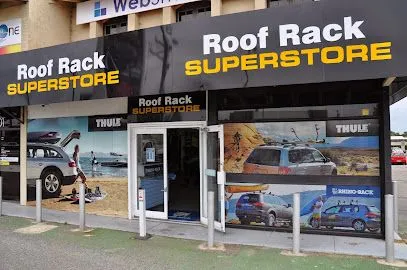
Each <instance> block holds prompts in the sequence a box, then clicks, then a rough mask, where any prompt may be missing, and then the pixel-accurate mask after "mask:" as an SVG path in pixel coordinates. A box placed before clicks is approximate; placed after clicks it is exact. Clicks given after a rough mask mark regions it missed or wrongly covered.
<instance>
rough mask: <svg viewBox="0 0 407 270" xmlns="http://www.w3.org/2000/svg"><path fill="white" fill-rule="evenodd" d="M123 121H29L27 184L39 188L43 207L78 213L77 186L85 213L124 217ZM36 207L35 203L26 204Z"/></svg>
mask: <svg viewBox="0 0 407 270" xmlns="http://www.w3.org/2000/svg"><path fill="white" fill-rule="evenodd" d="M124 117H125V116H124V115H108V116H91V117H87V116H86V117H66V118H49V119H32V120H30V121H29V124H28V134H27V179H28V185H29V190H33V188H32V187H34V186H35V179H42V182H43V197H44V200H43V206H44V207H46V208H52V209H57V210H66V211H78V193H79V182H81V181H84V182H85V184H86V186H87V191H86V202H87V203H88V205H87V212H89V213H94V214H101V215H115V216H124V217H125V216H127V193H128V192H127V131H126V129H127V128H126V123H125V122H124V121H123V118H124ZM30 203H32V204H35V202H30Z"/></svg>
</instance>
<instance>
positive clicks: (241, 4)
mask: <svg viewBox="0 0 407 270" xmlns="http://www.w3.org/2000/svg"><path fill="white" fill-rule="evenodd" d="M254 3H255V0H245V1H242V0H223V1H222V15H226V14H231V13H238V12H245V11H250V10H254V9H255V8H254Z"/></svg>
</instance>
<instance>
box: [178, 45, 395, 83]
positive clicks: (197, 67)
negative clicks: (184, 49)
mask: <svg viewBox="0 0 407 270" xmlns="http://www.w3.org/2000/svg"><path fill="white" fill-rule="evenodd" d="M391 46H392V44H391V42H381V43H372V44H367V45H366V44H356V45H347V46H344V47H342V46H331V47H324V48H310V49H302V50H288V51H282V52H263V53H258V54H245V55H230V56H225V57H218V58H216V59H214V61H213V60H212V59H202V60H200V59H194V60H190V61H187V62H186V63H185V75H187V76H197V75H201V74H217V73H226V72H229V71H231V70H236V69H238V70H243V71H248V70H262V69H266V68H273V69H276V68H290V67H298V66H300V65H307V66H313V65H315V63H316V62H317V63H322V64H326V65H328V64H340V63H352V62H355V61H362V62H372V61H384V60H390V59H392V54H391Z"/></svg>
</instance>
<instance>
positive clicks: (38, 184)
mask: <svg viewBox="0 0 407 270" xmlns="http://www.w3.org/2000/svg"><path fill="white" fill-rule="evenodd" d="M35 194H36V195H35V208H36V215H35V216H36V218H35V220H36V221H37V222H38V223H39V222H41V221H42V209H41V201H42V180H41V179H37V180H36V181H35Z"/></svg>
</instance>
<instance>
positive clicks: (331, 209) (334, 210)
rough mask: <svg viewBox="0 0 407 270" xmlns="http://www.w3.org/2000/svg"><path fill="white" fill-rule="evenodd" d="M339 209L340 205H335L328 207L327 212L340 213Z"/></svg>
mask: <svg viewBox="0 0 407 270" xmlns="http://www.w3.org/2000/svg"><path fill="white" fill-rule="evenodd" d="M339 209H341V207H340V206H334V207H331V208H328V209H326V211H325V213H327V214H337V213H339Z"/></svg>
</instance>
